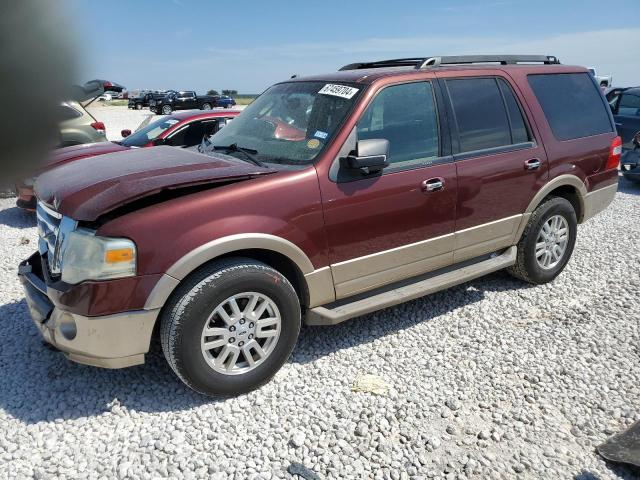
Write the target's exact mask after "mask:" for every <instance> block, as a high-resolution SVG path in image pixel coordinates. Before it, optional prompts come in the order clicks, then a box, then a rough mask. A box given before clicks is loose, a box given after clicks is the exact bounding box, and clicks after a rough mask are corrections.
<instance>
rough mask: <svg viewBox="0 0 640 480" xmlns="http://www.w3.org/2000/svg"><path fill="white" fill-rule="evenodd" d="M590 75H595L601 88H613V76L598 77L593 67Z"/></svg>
mask: <svg viewBox="0 0 640 480" xmlns="http://www.w3.org/2000/svg"><path fill="white" fill-rule="evenodd" d="M589 73H591V75H593V78H595V79H596V82H597V83H598V85H600V87H611V86H612V85H613V75H598V73H597V72H596V69H595V68H593V67H589Z"/></svg>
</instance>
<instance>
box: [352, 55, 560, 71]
mask: <svg viewBox="0 0 640 480" xmlns="http://www.w3.org/2000/svg"><path fill="white" fill-rule="evenodd" d="M472 63H499V64H500V65H516V64H518V63H543V64H545V65H558V64H560V60H558V58H557V57H554V56H553V55H449V56H442V57H421V58H397V59H394V60H380V61H376V62H362V63H351V64H349V65H345V66H344V67H342V68H341V69H340V70H361V69H364V68H384V67H414V68H416V69H418V70H420V69H422V68H429V67H438V66H440V65H465V64H472Z"/></svg>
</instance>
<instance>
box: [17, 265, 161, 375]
mask: <svg viewBox="0 0 640 480" xmlns="http://www.w3.org/2000/svg"><path fill="white" fill-rule="evenodd" d="M18 276H19V278H20V281H21V283H22V286H23V288H24V292H25V297H26V301H27V306H28V307H29V312H30V314H31V318H32V319H33V322H34V323H35V325H36V327H38V330H40V333H41V334H42V337H43V338H44V340H45V341H47V342H48V343H50V344H51V345H53V346H54V347H56V348H57V349H58V350H60V351H62V352H63V353H64V354H65V355H66V356H67V357H68V358H69V360H73V361H75V362H78V363H83V364H86V365H93V366H96V367H103V368H123V367H130V366H132V365H139V364H142V363H144V355H145V353H147V352H148V351H149V344H150V342H151V333H152V331H153V326H154V324H155V321H156V318H157V316H158V313H159V311H160V310H159V309H154V310H135V311H129V312H122V313H117V314H113V315H104V316H97V317H87V316H84V315H79V314H76V313H72V312H68V311H66V310H63V309H61V308H59V307H56V306H55V305H54V304H53V302H51V300H50V299H49V297H48V296H47V286H46V283H45V281H44V278H43V275H42V265H41V263H40V262H39V256H38V254H35V255H33V256H32V257H30V258H29V259H28V260H25V261H24V262H22V263H21V264H20V267H19V270H18Z"/></svg>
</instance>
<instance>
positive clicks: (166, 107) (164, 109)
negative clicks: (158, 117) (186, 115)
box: [162, 105, 171, 115]
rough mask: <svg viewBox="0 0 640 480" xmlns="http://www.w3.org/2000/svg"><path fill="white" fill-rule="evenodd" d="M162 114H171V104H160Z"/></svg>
mask: <svg viewBox="0 0 640 480" xmlns="http://www.w3.org/2000/svg"><path fill="white" fill-rule="evenodd" d="M162 114H163V115H169V114H171V105H163V106H162Z"/></svg>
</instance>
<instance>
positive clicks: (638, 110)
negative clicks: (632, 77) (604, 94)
mask: <svg viewBox="0 0 640 480" xmlns="http://www.w3.org/2000/svg"><path fill="white" fill-rule="evenodd" d="M618 115H630V116H632V117H640V96H638V95H629V94H624V93H623V94H622V97H620V105H618Z"/></svg>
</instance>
